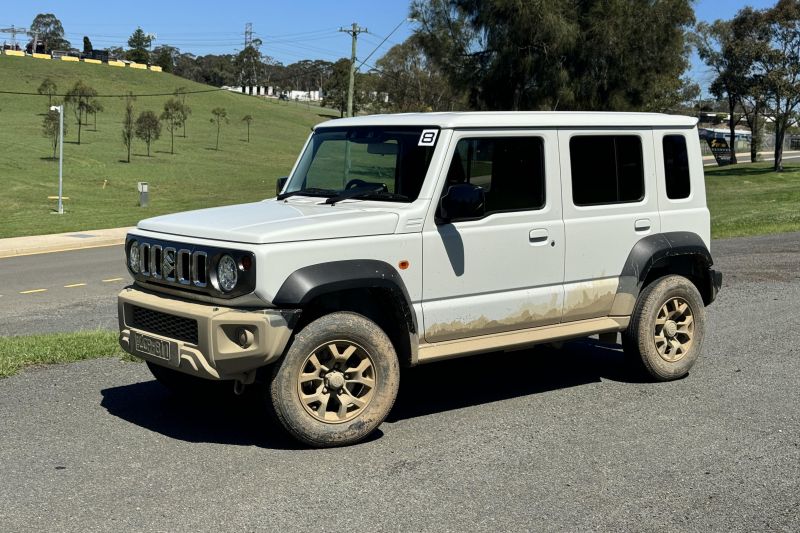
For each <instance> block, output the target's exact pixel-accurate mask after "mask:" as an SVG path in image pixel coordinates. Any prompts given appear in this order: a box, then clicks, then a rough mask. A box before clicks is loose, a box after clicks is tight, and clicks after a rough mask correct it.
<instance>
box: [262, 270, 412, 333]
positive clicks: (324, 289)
mask: <svg viewBox="0 0 800 533" xmlns="http://www.w3.org/2000/svg"><path fill="white" fill-rule="evenodd" d="M365 288H366V289H383V290H386V291H387V292H389V294H391V296H392V299H393V300H394V303H395V304H397V305H398V306H399V307H400V309H401V310H402V313H403V316H404V318H405V319H406V322H407V326H408V329H409V332H410V333H412V334H414V333H416V332H417V331H418V330H417V318H416V315H415V314H414V311H413V307H412V306H411V298H410V297H409V295H408V289H406V285H405V283H404V282H403V278H402V277H400V273H399V272H397V270H396V269H395V268H394V267H393V266H391V265H390V264H389V263H386V262H384V261H378V260H376V259H351V260H345V261H331V262H329V263H318V264H315V265H309V266H306V267H303V268H300V269H298V270H295V271H294V272H292V273H291V274H290V275H289V277H288V278H286V280H285V281H284V282H283V284H282V285H281V287H280V289H278V292H277V293H276V294H275V298H273V300H272V303H273V304H274V305H275V306H276V307H282V308H295V309H302V308H303V307H304V306H306V305H307V304H308V303H309V302H311V301H312V300H313V299H314V298H317V297H319V296H322V295H324V294H328V293H333V292H338V291H343V290H352V289H365Z"/></svg>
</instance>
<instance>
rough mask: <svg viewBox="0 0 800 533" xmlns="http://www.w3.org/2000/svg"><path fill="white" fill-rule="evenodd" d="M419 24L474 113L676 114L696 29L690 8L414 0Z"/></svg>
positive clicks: (646, 3)
mask: <svg viewBox="0 0 800 533" xmlns="http://www.w3.org/2000/svg"><path fill="white" fill-rule="evenodd" d="M411 15H412V17H414V18H415V19H417V20H418V21H419V27H418V29H417V31H416V32H415V34H414V35H415V37H416V38H417V39H419V41H418V42H419V44H420V46H421V47H422V49H423V50H424V52H425V54H426V55H427V57H428V58H429V59H430V60H431V61H432V62H433V64H434V65H436V66H437V67H438V68H439V69H441V71H442V73H443V74H444V75H445V76H446V77H447V79H448V80H449V82H450V85H451V86H452V87H465V88H466V89H465V90H466V91H467V92H468V101H469V104H470V106H471V107H472V108H475V109H513V110H519V109H591V110H622V111H624V110H651V109H658V108H664V107H671V106H672V105H674V104H675V103H677V102H676V100H677V99H678V98H680V96H679V95H680V93H681V88H682V86H683V82H682V80H681V74H682V73H683V72H684V71H685V70H686V67H687V65H688V49H687V47H686V35H685V34H686V30H687V29H688V27H689V26H690V25H691V24H692V23H693V22H694V12H693V10H692V5H691V1H690V0H659V1H653V0H582V1H576V0H572V1H565V2H550V1H547V0H529V1H526V2H515V1H508V0H485V1H482V0H415V1H414V2H413V3H412V7H411ZM654 28H658V31H654V30H653V29H654Z"/></svg>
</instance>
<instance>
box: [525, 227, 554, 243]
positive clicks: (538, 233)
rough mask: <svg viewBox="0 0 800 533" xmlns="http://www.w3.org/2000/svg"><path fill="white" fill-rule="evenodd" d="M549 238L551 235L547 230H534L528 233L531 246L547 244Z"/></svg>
mask: <svg viewBox="0 0 800 533" xmlns="http://www.w3.org/2000/svg"><path fill="white" fill-rule="evenodd" d="M549 237H550V234H549V233H548V232H547V230H546V229H532V230H531V231H530V233H528V240H529V241H530V242H531V244H547V240H548V238H549Z"/></svg>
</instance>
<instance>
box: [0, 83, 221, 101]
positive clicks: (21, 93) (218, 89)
mask: <svg viewBox="0 0 800 533" xmlns="http://www.w3.org/2000/svg"><path fill="white" fill-rule="evenodd" d="M184 79H185V78H184ZM187 81H191V80H187ZM219 91H227V89H222V88H215V89H202V90H199V91H186V92H185V93H182V94H199V93H214V92H219ZM0 94H12V95H16V96H47V95H46V94H39V93H29V92H24V91H2V90H0ZM50 96H59V97H67V96H70V95H68V94H53V95H50ZM129 96H134V97H136V98H140V97H147V96H175V92H174V91H173V92H171V93H142V94H128V93H126V94H96V95H94V96H93V98H127V97H129Z"/></svg>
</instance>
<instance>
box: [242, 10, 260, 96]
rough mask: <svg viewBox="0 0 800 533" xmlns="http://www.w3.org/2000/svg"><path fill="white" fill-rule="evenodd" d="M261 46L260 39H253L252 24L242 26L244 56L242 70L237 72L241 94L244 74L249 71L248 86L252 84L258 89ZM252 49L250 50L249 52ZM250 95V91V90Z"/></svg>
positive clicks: (243, 90) (243, 89)
mask: <svg viewBox="0 0 800 533" xmlns="http://www.w3.org/2000/svg"><path fill="white" fill-rule="evenodd" d="M260 44H261V40H260V39H254V38H253V23H252V22H248V23H246V24H245V25H244V48H243V49H242V53H243V54H244V58H243V59H244V61H242V69H241V71H240V72H239V79H240V83H241V85H242V92H245V88H244V85H245V72H247V71H249V73H250V75H251V76H252V77H251V78H250V83H249V85H250V86H251V87H252V86H253V84H255V85H256V87H258V65H257V64H256V63H257V62H258V53H254V52H257V50H258V46H259V45H260ZM250 48H252V50H249V49H250ZM250 91H251V93H250V94H252V89H250ZM256 92H258V88H256Z"/></svg>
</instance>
